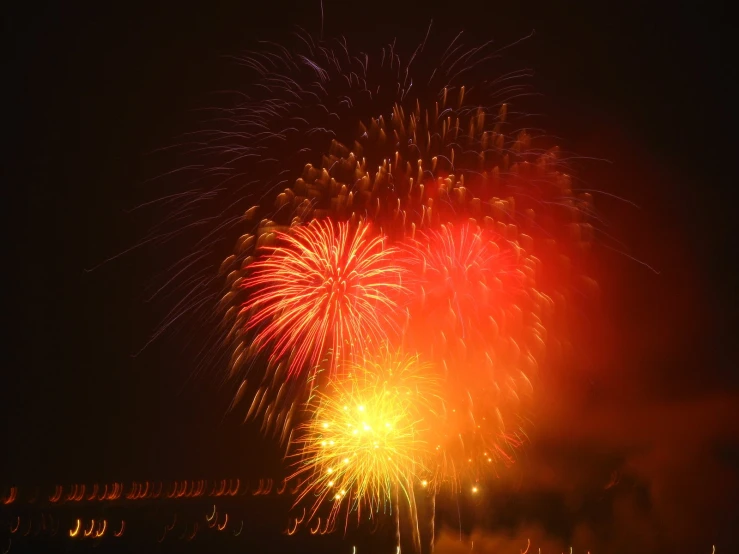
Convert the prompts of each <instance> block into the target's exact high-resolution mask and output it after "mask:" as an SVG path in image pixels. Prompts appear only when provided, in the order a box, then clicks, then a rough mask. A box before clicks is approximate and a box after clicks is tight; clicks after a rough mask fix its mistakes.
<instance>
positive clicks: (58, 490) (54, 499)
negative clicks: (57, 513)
mask: <svg viewBox="0 0 739 554" xmlns="http://www.w3.org/2000/svg"><path fill="white" fill-rule="evenodd" d="M61 497H62V486H61V485H57V486H56V487H55V489H54V494H53V495H51V496H50V497H49V502H51V503H52V504H54V503H56V502H59V499H60V498H61Z"/></svg>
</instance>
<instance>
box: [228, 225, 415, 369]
mask: <svg viewBox="0 0 739 554" xmlns="http://www.w3.org/2000/svg"><path fill="white" fill-rule="evenodd" d="M371 229H372V228H371V225H370V224H368V223H365V222H362V221H360V222H359V223H358V224H356V226H352V225H351V224H350V223H349V222H343V223H339V224H336V225H335V224H333V223H332V222H330V221H319V220H314V221H311V222H310V224H308V225H306V226H296V227H293V228H291V229H290V230H289V231H287V232H277V233H276V234H275V239H276V241H277V243H278V245H277V246H268V247H265V248H264V250H263V252H262V254H261V257H260V259H258V260H257V261H255V262H254V263H253V264H252V266H251V270H252V273H251V275H250V276H249V277H248V278H246V279H245V280H244V281H243V282H242V284H241V286H242V287H243V288H244V289H247V290H249V291H252V295H251V297H250V298H249V299H248V300H247V302H246V303H245V304H244V305H243V306H242V312H248V318H247V319H246V320H245V324H244V329H243V330H244V331H245V332H251V331H255V332H256V336H255V337H254V342H253V344H254V347H255V348H256V349H257V350H261V349H265V348H267V347H268V346H269V347H271V351H270V355H269V357H270V361H271V362H273V363H274V362H277V361H279V360H284V359H288V360H289V362H288V364H289V365H288V367H289V369H288V376H294V375H297V374H299V373H300V372H301V371H303V370H304V369H305V368H306V367H310V368H314V367H316V366H317V365H318V364H319V362H320V361H321V359H322V357H323V356H325V355H326V353H327V351H328V350H329V349H331V350H332V355H331V360H330V369H331V373H334V372H335V371H336V369H337V368H338V367H339V365H340V364H341V362H342V361H344V360H346V359H348V358H349V357H350V356H351V354H352V353H354V352H361V351H363V350H364V349H365V348H366V347H367V346H368V345H369V344H370V343H372V342H374V343H381V342H383V341H384V340H386V338H387V334H388V329H392V327H393V325H394V323H393V322H394V317H395V314H396V312H397V307H396V303H395V300H394V297H395V295H396V294H397V293H398V292H400V291H402V288H403V285H402V280H401V272H402V270H401V269H400V268H398V267H397V266H396V265H394V264H393V263H392V258H393V255H394V253H395V252H396V249H395V248H386V247H385V244H384V238H382V237H379V236H375V235H373V233H372V230H371Z"/></svg>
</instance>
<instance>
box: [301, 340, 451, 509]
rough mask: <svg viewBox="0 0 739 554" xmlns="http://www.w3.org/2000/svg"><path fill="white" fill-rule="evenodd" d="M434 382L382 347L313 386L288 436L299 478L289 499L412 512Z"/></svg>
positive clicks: (426, 471)
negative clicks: (403, 506)
mask: <svg viewBox="0 0 739 554" xmlns="http://www.w3.org/2000/svg"><path fill="white" fill-rule="evenodd" d="M439 395H440V389H439V381H438V379H436V378H435V377H434V376H433V372H430V371H429V368H428V366H425V365H424V364H422V363H421V362H419V360H418V357H417V356H407V355H403V354H401V353H395V352H392V351H390V350H388V349H387V348H382V349H381V350H380V354H378V355H373V356H367V357H365V358H364V359H363V360H362V362H361V363H360V364H352V365H351V367H350V372H349V373H348V374H347V375H346V376H345V377H344V378H343V379H339V380H332V381H330V382H329V384H328V386H327V387H326V388H325V389H324V390H322V391H319V392H317V394H316V395H315V397H314V398H313V399H312V400H311V406H312V415H311V419H310V420H309V421H308V422H307V423H305V424H304V425H302V426H301V427H300V428H299V431H298V438H297V439H296V440H295V442H294V447H295V452H294V454H293V456H294V457H295V458H296V460H297V462H296V471H295V473H294V475H293V476H292V477H294V478H297V477H301V478H304V479H305V484H304V486H303V490H302V491H301V493H300V495H299V496H298V500H297V502H300V501H302V500H303V499H305V498H306V497H308V496H313V497H314V498H315V501H314V503H313V508H312V514H313V515H315V514H316V513H317V512H318V511H319V510H320V508H321V507H322V505H324V504H326V503H329V504H330V515H329V516H328V517H329V520H331V521H335V520H336V518H337V516H338V515H339V513H341V512H342V509H343V510H344V511H345V518H346V522H347V524H348V522H349V518H350V516H351V514H352V513H354V514H355V515H356V517H357V521H359V519H360V518H361V516H362V514H365V515H368V516H369V517H373V516H374V515H376V514H378V513H382V512H388V511H391V510H393V509H396V510H397V509H398V503H399V501H400V499H402V498H404V499H405V500H406V501H407V502H408V505H409V506H410V508H411V512H412V514H413V513H415V493H414V489H415V488H416V487H417V486H419V485H420V484H421V483H422V482H423V483H424V484H425V483H426V481H424V476H429V475H431V468H432V464H431V462H432V460H433V456H434V450H433V441H432V436H431V432H432V431H433V429H434V423H433V422H434V421H435V418H436V415H437V410H438V407H439V406H440V396H439Z"/></svg>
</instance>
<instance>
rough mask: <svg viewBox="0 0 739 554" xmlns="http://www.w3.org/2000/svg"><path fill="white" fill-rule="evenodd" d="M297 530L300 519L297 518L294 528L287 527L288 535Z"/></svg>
mask: <svg viewBox="0 0 739 554" xmlns="http://www.w3.org/2000/svg"><path fill="white" fill-rule="evenodd" d="M297 530H298V520H297V518H296V519H295V525H293V528H292V529H290V528H288V529H285V532H286V533H287V534H288V536H290V537H292V536H293V535H294V534H295V533H296V532H297Z"/></svg>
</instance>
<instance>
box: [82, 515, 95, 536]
mask: <svg viewBox="0 0 739 554" xmlns="http://www.w3.org/2000/svg"><path fill="white" fill-rule="evenodd" d="M78 521H79V520H78ZM93 529H95V520H94V519H93V520H92V521H90V528H89V529H83V530H82V533H83V534H84V535H85V536H86V537H89V536H90V535H92V530H93Z"/></svg>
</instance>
